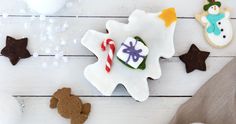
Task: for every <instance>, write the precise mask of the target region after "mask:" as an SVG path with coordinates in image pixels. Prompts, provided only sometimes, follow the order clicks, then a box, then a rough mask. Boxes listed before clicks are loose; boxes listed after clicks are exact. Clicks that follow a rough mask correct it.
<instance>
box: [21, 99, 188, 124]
mask: <svg viewBox="0 0 236 124" xmlns="http://www.w3.org/2000/svg"><path fill="white" fill-rule="evenodd" d="M187 99H188V98H150V99H149V100H148V101H146V102H144V103H138V102H135V101H133V100H132V99H131V98H130V97H115V98H110V97H82V100H83V101H84V102H90V103H91V104H92V105H93V106H92V111H91V114H90V116H89V119H88V120H87V122H86V124H110V123H111V122H112V123H113V124H121V123H122V124H144V123H146V124H167V123H168V122H169V121H170V118H172V116H173V115H174V113H175V111H176V110H177V108H178V107H179V106H180V105H181V104H182V103H183V102H185V101H186V100H187ZM19 101H20V102H21V103H24V105H25V107H24V115H23V120H22V124H32V123H33V124H69V120H66V119H64V118H62V117H60V115H59V114H58V113H57V110H51V109H50V108H49V106H48V105H49V98H48V97H37V98H32V97H24V98H19Z"/></svg>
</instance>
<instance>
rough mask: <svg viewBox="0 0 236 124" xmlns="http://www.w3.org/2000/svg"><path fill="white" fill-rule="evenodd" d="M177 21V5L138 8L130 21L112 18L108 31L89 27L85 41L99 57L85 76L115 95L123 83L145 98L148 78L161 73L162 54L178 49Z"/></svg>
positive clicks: (89, 67)
mask: <svg viewBox="0 0 236 124" xmlns="http://www.w3.org/2000/svg"><path fill="white" fill-rule="evenodd" d="M176 21H177V18H176V13H175V9H174V8H169V9H165V10H163V11H162V12H159V13H146V12H144V11H142V10H135V11H134V12H133V13H132V14H131V15H130V17H129V23H128V24H123V23H119V22H117V21H112V20H110V21H108V22H107V23H106V29H107V30H108V31H107V32H108V34H104V33H100V32H97V31H94V30H90V31H88V32H87V33H86V34H85V35H84V37H83V38H82V41H81V42H82V44H83V45H84V46H85V47H87V48H88V49H89V50H90V51H91V52H93V53H94V54H95V55H96V56H97V58H98V61H97V62H96V63H94V64H91V65H88V66H87V67H86V68H85V70H84V75H85V77H86V78H87V80H88V81H89V82H91V83H92V84H93V85H94V86H95V87H96V88H97V89H98V90H99V91H100V92H101V93H102V94H104V95H108V96H109V95H111V94H112V92H113V91H114V89H115V88H116V86H117V85H118V84H122V85H124V87H125V88H126V89H127V91H128V92H129V94H130V95H131V96H132V97H133V98H134V99H135V100H137V101H145V100H146V99H147V98H148V96H149V87H148V82H147V78H149V77H150V78H152V79H158V78H160V76H161V68H160V63H159V58H160V57H164V58H170V57H172V56H173V55H174V53H175V49H174V43H173V37H174V31H175V25H176Z"/></svg>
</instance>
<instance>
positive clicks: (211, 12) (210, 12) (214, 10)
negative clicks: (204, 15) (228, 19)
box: [208, 5, 220, 15]
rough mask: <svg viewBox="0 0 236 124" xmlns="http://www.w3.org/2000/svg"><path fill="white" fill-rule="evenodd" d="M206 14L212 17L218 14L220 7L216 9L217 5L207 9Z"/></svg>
mask: <svg viewBox="0 0 236 124" xmlns="http://www.w3.org/2000/svg"><path fill="white" fill-rule="evenodd" d="M208 13H209V14H213V15H217V14H219V13H220V7H218V6H217V5H214V6H211V7H210V8H209V9H208Z"/></svg>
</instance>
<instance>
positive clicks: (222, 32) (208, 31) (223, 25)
mask: <svg viewBox="0 0 236 124" xmlns="http://www.w3.org/2000/svg"><path fill="white" fill-rule="evenodd" d="M203 9H204V12H203V13H202V14H199V15H197V16H196V19H197V20H198V21H199V22H200V23H201V24H202V25H203V26H204V28H205V29H204V30H205V36H206V39H207V41H208V42H209V43H210V44H211V45H212V46H214V47H219V48H221V47H225V46H227V45H228V44H229V43H230V42H231V41H232V38H233V29H232V25H231V22H230V12H229V11H228V10H223V9H221V2H219V1H215V0H208V1H207V3H206V4H205V5H204V7H203Z"/></svg>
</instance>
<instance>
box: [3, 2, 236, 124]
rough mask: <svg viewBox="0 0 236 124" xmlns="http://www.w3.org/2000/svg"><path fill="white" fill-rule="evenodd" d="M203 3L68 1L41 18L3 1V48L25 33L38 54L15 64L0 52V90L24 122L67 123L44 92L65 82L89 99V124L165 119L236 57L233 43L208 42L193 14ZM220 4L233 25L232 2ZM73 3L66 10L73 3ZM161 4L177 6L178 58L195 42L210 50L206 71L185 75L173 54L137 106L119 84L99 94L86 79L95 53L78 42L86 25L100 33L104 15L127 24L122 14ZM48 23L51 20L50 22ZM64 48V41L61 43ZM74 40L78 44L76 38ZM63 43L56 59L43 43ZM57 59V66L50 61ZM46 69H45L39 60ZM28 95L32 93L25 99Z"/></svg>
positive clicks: (160, 123) (163, 122)
mask: <svg viewBox="0 0 236 124" xmlns="http://www.w3.org/2000/svg"><path fill="white" fill-rule="evenodd" d="M220 1H223V0H220ZM203 2H204V1H203V0H202V1H199V0H69V4H67V5H66V6H65V7H64V8H63V9H62V10H60V11H59V12H57V13H56V14H54V15H48V17H47V18H46V21H40V20H39V17H36V19H35V20H33V21H31V17H32V16H33V15H34V16H35V15H36V16H39V14H38V13H36V12H33V11H31V10H29V9H28V7H27V6H26V5H25V3H24V2H23V0H1V4H0V16H1V15H6V14H8V15H9V17H8V18H0V48H3V47H4V45H5V37H6V35H10V36H13V37H15V38H21V37H28V38H29V39H30V40H29V46H28V49H29V50H30V51H31V53H34V52H37V53H39V54H40V55H46V56H40V57H38V58H30V59H25V60H21V61H20V62H19V63H18V64H17V66H15V67H13V66H11V64H10V63H9V61H8V59H7V58H5V57H2V56H0V75H1V78H0V84H1V87H0V90H3V91H7V92H11V93H12V94H13V95H14V96H17V99H18V100H19V102H21V103H23V104H24V105H25V107H24V113H23V122H22V124H54V123H56V124H69V120H65V119H63V118H61V117H60V116H59V115H58V114H57V112H56V110H50V109H49V107H48V105H49V97H48V96H50V95H52V93H53V92H55V91H56V89H58V88H61V87H64V86H67V87H71V88H72V89H73V92H74V94H76V95H80V96H83V97H82V99H83V100H84V101H85V102H90V103H92V107H93V108H92V113H91V116H90V118H89V120H88V121H87V122H86V124H110V123H114V124H120V123H122V124H144V123H147V124H168V122H169V121H170V119H171V118H172V116H173V114H174V113H175V111H176V110H177V108H178V107H179V106H180V105H181V104H182V103H183V102H185V101H186V100H187V99H188V97H184V96H192V95H193V94H194V93H195V92H196V90H197V89H198V88H199V87H201V85H202V84H204V83H205V82H206V81H207V80H208V79H209V78H211V76H213V75H214V74H215V73H217V72H218V71H219V70H220V69H221V68H222V67H223V66H224V65H225V64H227V63H228V62H229V61H230V60H231V59H232V58H233V57H234V56H235V55H236V49H235V46H236V42H235V39H234V40H233V42H232V44H230V46H228V47H226V48H224V49H214V48H212V47H210V46H209V45H208V44H207V43H206V42H205V39H204V35H203V28H202V27H201V25H200V24H199V23H198V22H197V21H196V20H195V19H194V16H195V15H196V14H197V13H199V12H202V6H203ZM222 3H223V7H226V6H227V7H229V8H231V9H232V15H231V17H232V23H233V28H234V29H236V10H235V9H234V5H235V0H224V1H223V2H222ZM70 5H71V7H68V6H70ZM166 7H175V8H176V11H177V16H178V17H179V20H178V23H177V27H176V33H175V41H174V42H175V48H176V54H175V56H179V55H181V54H183V53H185V52H187V51H188V49H189V47H190V45H191V44H192V43H194V44H196V45H197V46H198V47H199V48H200V49H201V50H206V51H209V52H211V55H210V56H211V57H210V58H209V59H208V60H207V61H206V62H207V68H208V70H207V72H200V71H194V72H193V73H190V74H187V73H186V72H185V67H184V64H183V63H182V62H180V60H179V59H178V57H174V58H172V59H168V60H161V67H162V72H163V75H162V77H161V78H160V79H159V80H152V81H151V80H150V81H149V87H150V96H151V97H150V98H149V99H148V100H147V101H146V102H144V103H137V102H135V101H134V100H133V99H132V98H131V97H129V94H128V93H127V92H126V90H125V88H123V87H122V86H118V87H117V89H116V90H115V91H114V94H113V95H112V96H111V97H104V96H102V95H101V94H100V93H99V92H98V91H97V90H96V88H94V87H93V86H92V85H91V84H90V83H89V82H88V81H87V80H86V79H85V78H84V76H83V69H84V68H85V67H86V66H87V65H88V64H91V63H94V62H96V58H95V57H94V56H93V54H92V53H91V52H90V51H89V50H87V49H86V48H85V47H83V46H82V45H81V44H80V39H81V38H82V36H83V35H84V33H85V32H86V31H87V30H88V29H94V30H97V31H100V32H105V23H106V21H107V20H110V19H112V20H117V21H120V22H123V23H127V22H128V20H127V17H128V16H129V15H130V13H131V12H132V11H133V10H135V9H143V10H145V11H149V12H158V11H160V10H162V9H164V8H166ZM49 21H53V22H54V23H53V24H51V23H50V22H49ZM65 23H66V24H68V26H69V27H68V29H66V30H65V31H63V32H57V33H56V34H55V37H54V38H53V39H51V40H49V39H46V40H44V38H43V36H44V35H45V33H46V32H47V30H50V28H51V29H53V30H54V29H57V28H58V27H61V26H63V24H65ZM62 40H64V41H66V45H61V41H62ZM74 40H76V41H77V43H76V44H75V43H74ZM56 47H60V48H61V50H63V51H64V54H65V55H69V56H67V57H68V59H69V61H68V63H64V62H63V61H62V60H56V59H55V57H54V56H53V55H55V54H56V53H55V51H52V52H50V53H47V52H45V49H46V48H50V49H55V48H56ZM55 61H57V62H59V65H58V66H53V63H54V62H55ZM43 63H47V64H48V67H47V68H43V67H42V64H43ZM29 96H30V97H29Z"/></svg>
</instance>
